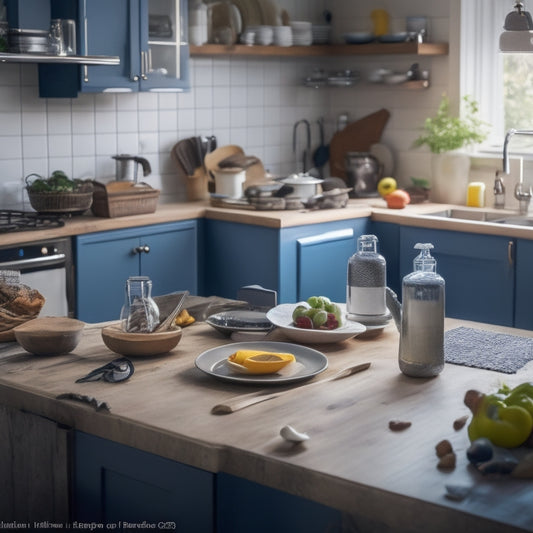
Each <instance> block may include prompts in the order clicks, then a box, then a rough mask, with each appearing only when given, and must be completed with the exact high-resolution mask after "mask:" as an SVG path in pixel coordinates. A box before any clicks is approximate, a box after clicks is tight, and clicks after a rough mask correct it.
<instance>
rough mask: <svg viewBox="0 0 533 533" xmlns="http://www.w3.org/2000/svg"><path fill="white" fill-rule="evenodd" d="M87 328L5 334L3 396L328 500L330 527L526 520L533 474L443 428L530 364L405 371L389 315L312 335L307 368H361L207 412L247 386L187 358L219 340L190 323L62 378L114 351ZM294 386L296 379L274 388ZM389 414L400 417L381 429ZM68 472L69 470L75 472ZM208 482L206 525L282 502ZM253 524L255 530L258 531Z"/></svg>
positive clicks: (98, 432)
mask: <svg viewBox="0 0 533 533" xmlns="http://www.w3.org/2000/svg"><path fill="white" fill-rule="evenodd" d="M457 326H468V327H475V328H479V329H490V330H491V331H501V332H508V333H513V334H519V335H523V336H528V337H531V336H533V332H531V331H518V330H511V329H508V328H499V327H496V326H487V325H483V324H477V323H470V322H465V321H459V320H452V319H450V320H448V321H447V328H448V329H449V328H454V327H457ZM100 329H101V325H100V324H95V325H87V326H86V329H85V331H84V336H83V339H82V341H81V343H80V345H79V346H78V347H77V348H76V349H75V350H74V352H73V353H71V354H69V355H63V356H56V357H36V356H33V355H30V354H28V353H26V352H25V351H24V350H23V349H22V348H21V347H19V346H18V345H17V344H15V343H11V344H3V345H0V405H1V406H2V408H3V409H7V410H9V411H11V412H12V411H16V412H21V413H24V414H32V415H34V416H35V415H36V416H37V417H39V418H44V419H45V420H47V421H52V422H54V423H57V424H58V427H59V428H61V429H65V428H67V429H68V430H69V431H73V432H74V433H76V434H85V435H88V436H89V437H93V436H94V437H96V438H100V439H104V440H105V441H106V442H111V443H113V444H118V445H122V446H127V447H131V448H133V449H135V450H140V451H142V452H147V453H148V454H150V455H151V456H158V457H159V458H164V459H165V460H170V461H171V462H176V463H179V464H181V465H186V466H188V467H193V468H194V469H198V471H199V472H205V473H210V474H211V475H212V476H214V479H215V481H214V484H215V486H219V480H220V483H222V481H223V480H224V479H227V476H229V477H230V478H231V479H233V480H240V481H241V482H242V483H243V484H244V485H243V487H247V485H246V483H249V482H251V483H252V484H253V487H264V488H265V490H270V489H274V490H275V491H276V494H281V495H282V496H283V495H285V497H286V498H287V501H289V502H292V500H291V498H293V497H298V498H303V499H305V500H308V501H310V502H315V503H316V504H319V505H321V506H325V507H324V508H325V509H332V510H336V511H337V512H338V513H339V516H341V517H342V524H343V527H345V528H346V529H344V530H343V531H380V532H382V531H399V532H407V531H412V532H429V531H431V532H432V533H435V532H443V533H444V532H449V531H458V532H459V531H468V532H473V531H475V532H477V531H483V532H484V533H486V532H503V531H505V532H512V531H533V507H532V506H531V504H530V503H531V498H532V495H533V481H532V480H517V479H510V478H505V479H503V478H498V477H490V476H486V477H483V476H482V475H481V474H479V473H478V472H477V471H474V470H473V469H472V468H471V467H470V466H468V464H467V459H466V456H465V450H466V448H467V447H468V438H467V433H466V428H463V429H461V430H458V431H456V430H454V429H453V422H454V421H455V420H456V419H457V418H459V417H461V416H463V415H466V414H469V411H468V409H467V407H466V406H465V405H464V403H463V397H464V393H465V392H466V390H468V389H471V388H476V389H478V390H481V391H484V392H489V391H493V390H494V389H495V388H497V387H498V386H499V385H500V384H501V383H502V382H505V383H508V384H509V385H514V384H517V383H520V382H523V381H527V380H531V379H532V375H533V374H532V372H533V367H532V366H531V365H532V363H530V364H529V365H526V366H525V367H523V368H522V369H521V370H519V371H518V373H516V374H512V375H508V374H500V373H498V372H492V371H487V370H481V369H475V368H469V367H464V366H458V365H453V364H446V366H445V369H444V371H443V372H442V374H441V375H440V376H438V377H436V378H433V379H414V378H408V377H406V376H404V375H402V374H401V373H400V371H399V369H398V363H397V351H398V340H399V335H398V332H397V330H396V328H395V326H394V324H392V323H390V324H388V325H387V326H386V328H385V329H384V331H383V332H382V333H381V334H379V335H377V336H367V337H365V336H362V337H359V338H355V339H351V340H349V341H346V342H344V343H340V344H333V345H315V346H311V347H312V348H315V349H317V350H319V351H321V352H323V353H324V354H325V355H326V356H327V357H328V360H329V366H328V368H327V369H326V370H325V371H324V372H323V373H322V374H320V375H318V376H316V377H315V378H313V380H314V381H318V380H322V379H324V378H327V377H330V376H333V375H334V374H335V373H336V372H337V371H339V370H341V369H343V368H345V367H347V366H349V365H352V364H354V363H358V362H360V363H363V362H371V363H372V364H371V367H370V368H369V369H368V370H366V371H364V372H362V373H359V374H355V375H353V376H350V377H347V378H344V379H341V380H336V381H329V382H324V383H321V384H318V385H316V386H313V387H305V388H302V389H301V390H299V391H298V392H297V393H289V394H287V395H284V396H283V395H282V396H280V397H279V398H275V399H271V400H269V401H266V402H263V403H259V404H257V405H254V406H251V407H248V408H246V409H244V410H241V411H238V412H235V413H231V414H227V415H215V414H212V413H211V409H212V407H213V406H214V405H215V404H218V403H220V402H223V401H225V400H227V399H229V398H231V397H234V396H237V395H240V394H245V393H249V392H253V391H255V390H258V387H256V386H247V385H243V384H237V383H228V382H222V381H218V380H216V379H214V378H213V377H212V376H210V375H207V374H205V373H203V372H202V371H200V370H199V369H197V368H196V367H195V359H196V357H197V356H198V355H199V354H200V353H202V352H203V351H205V350H207V349H210V348H213V347H216V346H219V345H222V344H225V343H230V342H232V341H231V340H229V339H228V338H226V337H223V336H222V335H221V334H220V333H219V332H217V331H215V330H214V329H212V328H211V327H210V326H208V325H207V324H205V323H203V322H197V323H195V324H193V325H192V326H189V327H187V328H185V329H184V330H183V338H182V340H181V342H180V343H179V344H178V346H177V347H176V348H175V349H174V350H173V351H172V352H170V353H169V354H167V355H164V356H158V357H145V358H135V359H134V364H135V373H134V375H133V376H132V377H131V379H130V380H128V381H126V382H124V383H119V384H111V383H106V382H101V381H98V382H92V383H75V380H76V379H77V378H79V377H81V376H83V375H85V374H86V373H87V372H89V371H90V370H92V369H94V368H95V367H98V366H100V365H102V364H105V363H107V362H109V361H110V360H112V359H113V358H114V357H116V354H112V353H111V352H110V351H109V350H108V349H107V348H106V347H105V345H104V344H103V342H102V340H101V336H100ZM269 340H283V341H286V339H285V338H284V337H283V334H282V333H281V332H280V331H274V332H272V333H271V334H270V337H269ZM302 385H305V382H304V383H296V384H293V385H292V386H290V387H285V388H291V389H297V388H299V387H301V386H302ZM273 390H278V389H277V388H274V389H273ZM64 393H76V394H80V395H86V396H89V397H92V398H94V399H96V400H97V401H98V402H99V403H98V405H100V406H101V405H102V404H101V403H102V402H105V404H106V405H107V406H108V407H109V411H106V410H105V409H95V407H94V405H89V404H86V403H83V402H78V401H71V400H69V399H57V398H56V397H57V396H58V395H61V394H64ZM391 420H404V421H409V422H411V423H412V426H411V427H410V428H408V429H407V430H405V431H402V432H393V431H391V430H390V429H389V426H388V424H389V421H391ZM286 424H290V425H292V426H293V427H295V428H296V429H297V430H299V431H302V432H306V433H308V434H309V435H310V437H311V438H310V440H309V441H307V442H304V443H302V444H298V445H294V444H290V443H288V442H286V441H284V440H282V439H281V437H280V436H279V431H280V429H281V427H282V426H284V425H286ZM2 433H3V434H4V436H6V435H7V436H8V440H9V439H14V438H16V437H17V435H18V439H21V438H22V441H21V442H25V444H26V446H28V449H29V450H33V452H28V453H35V450H39V448H40V447H41V446H44V444H43V443H42V442H41V441H40V440H37V441H34V442H31V443H28V442H27V440H24V437H23V436H22V435H21V434H20V433H19V434H17V435H16V434H15V431H14V430H13V427H9V426H8V427H3V428H2ZM442 439H448V440H450V442H451V443H452V445H453V448H454V450H455V452H456V454H457V466H456V468H455V469H453V470H439V469H437V462H438V459H437V457H436V454H435V445H436V444H437V443H438V442H439V441H441V440H442ZM128 449H129V448H128ZM74 453H75V450H74ZM81 460H82V462H83V458H81ZM65 461H66V459H65ZM3 464H4V468H6V467H5V464H6V463H5V462H4V463H3ZM8 464H10V463H8ZM13 464H14V463H13ZM17 464H18V463H17ZM12 468H15V467H14V466H13V467H12ZM26 474H27V473H26ZM102 475H103V474H102ZM76 476H78V477H79V476H80V474H79V473H76V472H74V479H76ZM5 479H12V480H13V483H18V482H20V480H23V479H25V476H24V475H21V476H19V477H17V475H16V473H13V472H10V476H9V477H8V476H6V477H5ZM78 481H79V480H78ZM447 484H452V485H462V486H467V487H469V489H470V492H469V495H468V496H467V497H466V499H464V500H463V501H452V500H450V499H447V498H446V497H445V492H446V490H445V485H447ZM67 485H68V483H67ZM237 486H240V485H237ZM218 490H219V491H222V493H220V492H219V493H218V497H217V498H215V500H214V501H215V503H214V509H215V510H214V512H215V513H216V516H217V524H218V529H217V531H228V532H229V531H232V529H229V528H226V529H225V528H224V527H222V526H221V524H224V523H227V519H228V516H230V517H231V515H233V516H234V517H239V516H242V515H246V514H248V515H249V519H250V520H252V521H253V520H254V513H255V520H257V521H260V520H261V518H260V516H261V514H260V511H259V510H260V509H262V510H263V512H264V511H265V509H266V510H267V512H268V515H269V516H272V515H276V513H281V514H282V513H283V512H284V511H285V510H287V511H290V509H291V507H290V506H289V505H288V506H287V508H286V509H285V510H284V509H283V507H280V508H276V509H270V508H269V507H268V502H265V501H262V502H261V501H258V502H257V505H258V508H257V512H255V511H254V509H251V508H248V507H246V506H244V508H243V507H239V502H240V501H241V500H242V498H245V496H246V494H245V493H244V492H243V493H239V492H237V493H232V494H230V495H229V496H228V494H226V497H225V499H223V498H222V497H221V494H223V489H220V486H219V489H218ZM242 490H243V491H244V490H245V489H242ZM209 497H210V498H211V497H212V494H211V493H209ZM74 498H76V496H74ZM276 501H278V503H279V501H285V500H284V499H283V498H282V499H281V500H276ZM217 502H218V507H217ZM221 502H223V504H224V505H223V504H222V503H221ZM77 505H78V506H80V505H81V506H83V502H80V501H78V503H77ZM263 507H264V508H263ZM77 508H79V507H77ZM209 512H210V511H209V510H205V513H209ZM0 518H1V517H0ZM257 525H258V528H257V529H254V530H256V531H262V529H260V528H259V523H258V524H257ZM177 530H178V531H180V529H179V524H178V527H177ZM277 530H278V531H283V528H281V529H277ZM293 530H294V529H293ZM181 531H185V529H181ZM248 531H251V529H248ZM306 531H310V530H309V529H306ZM317 531H318V530H317ZM335 531H336V530H335Z"/></svg>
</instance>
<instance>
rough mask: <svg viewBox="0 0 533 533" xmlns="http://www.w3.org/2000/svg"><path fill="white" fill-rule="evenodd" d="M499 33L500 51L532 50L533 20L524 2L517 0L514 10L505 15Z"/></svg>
mask: <svg viewBox="0 0 533 533" xmlns="http://www.w3.org/2000/svg"><path fill="white" fill-rule="evenodd" d="M503 29H504V30H505V31H504V32H503V33H502V34H501V35H500V51H501V52H515V53H518V52H533V20H532V19H531V15H530V13H529V11H525V9H524V4H523V3H522V2H520V1H519V0H517V1H516V2H515V5H514V11H511V13H509V14H508V15H507V16H506V17H505V23H504V25H503Z"/></svg>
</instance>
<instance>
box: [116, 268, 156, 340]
mask: <svg viewBox="0 0 533 533" xmlns="http://www.w3.org/2000/svg"><path fill="white" fill-rule="evenodd" d="M120 320H121V321H122V329H123V330H124V331H127V332H129V333H151V332H152V331H154V330H155V329H156V328H157V326H158V325H159V308H158V307H157V304H156V303H155V302H154V300H153V299H152V281H151V280H150V278H149V277H148V276H131V277H129V278H128V280H127V281H126V295H125V300H124V305H123V307H122V311H121V313H120Z"/></svg>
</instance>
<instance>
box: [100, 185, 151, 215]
mask: <svg viewBox="0 0 533 533" xmlns="http://www.w3.org/2000/svg"><path fill="white" fill-rule="evenodd" d="M159 193H160V191H158V190H157V189H152V187H150V186H149V185H146V184H140V185H135V184H134V183H133V182H126V181H115V182H110V183H108V184H107V185H104V184H102V183H98V182H94V193H93V203H92V206H91V211H92V212H93V214H94V215H95V216H97V217H106V218H115V217H125V216H128V215H144V214H147V213H154V212H155V210H156V209H157V201H158V199H159Z"/></svg>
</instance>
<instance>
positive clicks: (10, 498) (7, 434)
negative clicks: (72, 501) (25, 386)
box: [0, 406, 70, 529]
mask: <svg viewBox="0 0 533 533" xmlns="http://www.w3.org/2000/svg"><path fill="white" fill-rule="evenodd" d="M0 433H1V434H2V438H1V439H0V479H1V480H2V481H1V483H2V490H1V494H2V497H1V498H0V517H1V519H2V521H3V522H11V521H17V522H18V523H19V524H20V523H22V524H24V523H25V522H29V523H32V524H33V522H44V521H49V522H56V523H57V522H59V523H63V524H66V523H67V522H68V521H69V494H70V487H69V478H70V471H69V464H70V429H67V428H65V427H60V426H59V425H58V424H57V423H56V422H54V421H53V420H49V419H47V418H43V417H41V416H38V415H35V414H32V413H28V412H23V411H20V410H18V409H13V408H11V407H7V406H0ZM6 529H10V528H9V527H6Z"/></svg>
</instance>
